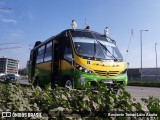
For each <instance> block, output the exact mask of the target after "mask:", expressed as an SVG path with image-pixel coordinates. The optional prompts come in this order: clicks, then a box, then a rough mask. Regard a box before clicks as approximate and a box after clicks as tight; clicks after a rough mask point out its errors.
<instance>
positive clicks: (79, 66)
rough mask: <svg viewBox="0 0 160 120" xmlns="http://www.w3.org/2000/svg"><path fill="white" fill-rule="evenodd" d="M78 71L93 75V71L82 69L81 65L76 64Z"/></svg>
mask: <svg viewBox="0 0 160 120" xmlns="http://www.w3.org/2000/svg"><path fill="white" fill-rule="evenodd" d="M76 69H77V70H79V71H81V72H84V73H92V71H91V70H88V69H87V68H84V67H82V66H81V65H78V64H76Z"/></svg>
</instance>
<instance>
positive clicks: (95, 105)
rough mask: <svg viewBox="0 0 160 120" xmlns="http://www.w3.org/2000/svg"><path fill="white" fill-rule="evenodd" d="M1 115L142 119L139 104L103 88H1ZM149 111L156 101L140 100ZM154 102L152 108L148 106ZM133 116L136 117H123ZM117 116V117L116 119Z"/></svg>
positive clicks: (9, 85) (122, 92) (156, 103)
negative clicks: (33, 114)
mask: <svg viewBox="0 0 160 120" xmlns="http://www.w3.org/2000/svg"><path fill="white" fill-rule="evenodd" d="M0 101H1V102H0V110H1V111H12V112H14V111H15V112H16V111H22V112H24V111H32V112H41V113H42V116H46V117H49V118H60V119H61V118H62V117H64V118H68V119H72V118H86V119H87V118H88V119H89V118H90V119H91V118H93V119H104V118H106V119H110V120H112V119H114V120H115V119H117V120H121V119H127V118H130V119H143V118H144V116H137V115H136V114H137V111H139V112H140V113H143V114H145V111H143V109H142V106H141V104H140V103H136V102H135V101H134V100H133V99H132V98H131V95H130V94H129V93H128V92H126V91H125V90H124V88H120V90H119V92H118V93H117V94H116V93H115V92H114V91H110V90H108V89H107V88H106V87H105V85H102V86H100V87H98V89H97V90H91V89H86V90H74V89H69V88H68V89H66V88H60V87H58V86H56V88H55V89H54V90H53V89H50V87H46V88H45V89H44V90H42V89H41V88H39V87H35V88H34V87H33V86H31V87H21V86H19V85H13V84H6V85H3V84H1V85H0ZM143 101H144V102H145V103H146V105H147V107H148V110H149V112H150V110H151V112H152V110H160V108H159V106H158V104H160V103H159V102H160V101H159V99H156V98H152V99H151V98H150V99H143ZM152 102H154V105H152V104H151V103H152ZM126 113H128V114H135V115H136V116H131V115H130V116H129V117H128V116H126ZM116 115H117V116H118V117H116ZM158 115H159V113H158Z"/></svg>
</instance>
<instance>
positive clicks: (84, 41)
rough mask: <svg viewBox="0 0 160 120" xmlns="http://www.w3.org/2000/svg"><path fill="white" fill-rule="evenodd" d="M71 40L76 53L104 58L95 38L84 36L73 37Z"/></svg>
mask: <svg viewBox="0 0 160 120" xmlns="http://www.w3.org/2000/svg"><path fill="white" fill-rule="evenodd" d="M73 42H74V46H75V50H76V52H77V54H79V55H81V56H87V57H94V58H102V59H104V58H105V56H104V54H103V51H102V49H101V48H100V45H99V44H98V43H97V41H96V40H95V39H92V38H86V37H73Z"/></svg>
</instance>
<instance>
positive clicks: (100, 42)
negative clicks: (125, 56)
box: [97, 40, 118, 61]
mask: <svg viewBox="0 0 160 120" xmlns="http://www.w3.org/2000/svg"><path fill="white" fill-rule="evenodd" d="M97 42H98V43H99V44H100V45H101V46H102V47H103V48H104V49H105V50H107V51H108V52H109V53H110V54H111V56H112V57H113V58H114V60H115V61H118V60H117V58H116V57H115V56H114V55H113V54H112V53H111V52H110V51H109V50H108V49H107V47H105V46H104V45H103V44H102V43H101V42H99V41H98V40H97Z"/></svg>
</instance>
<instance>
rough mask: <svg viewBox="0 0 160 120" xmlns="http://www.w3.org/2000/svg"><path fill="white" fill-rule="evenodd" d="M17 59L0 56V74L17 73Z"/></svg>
mask: <svg viewBox="0 0 160 120" xmlns="http://www.w3.org/2000/svg"><path fill="white" fill-rule="evenodd" d="M18 69H19V61H18V60H14V59H11V58H6V57H0V75H4V74H8V73H12V74H16V75H18Z"/></svg>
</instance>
